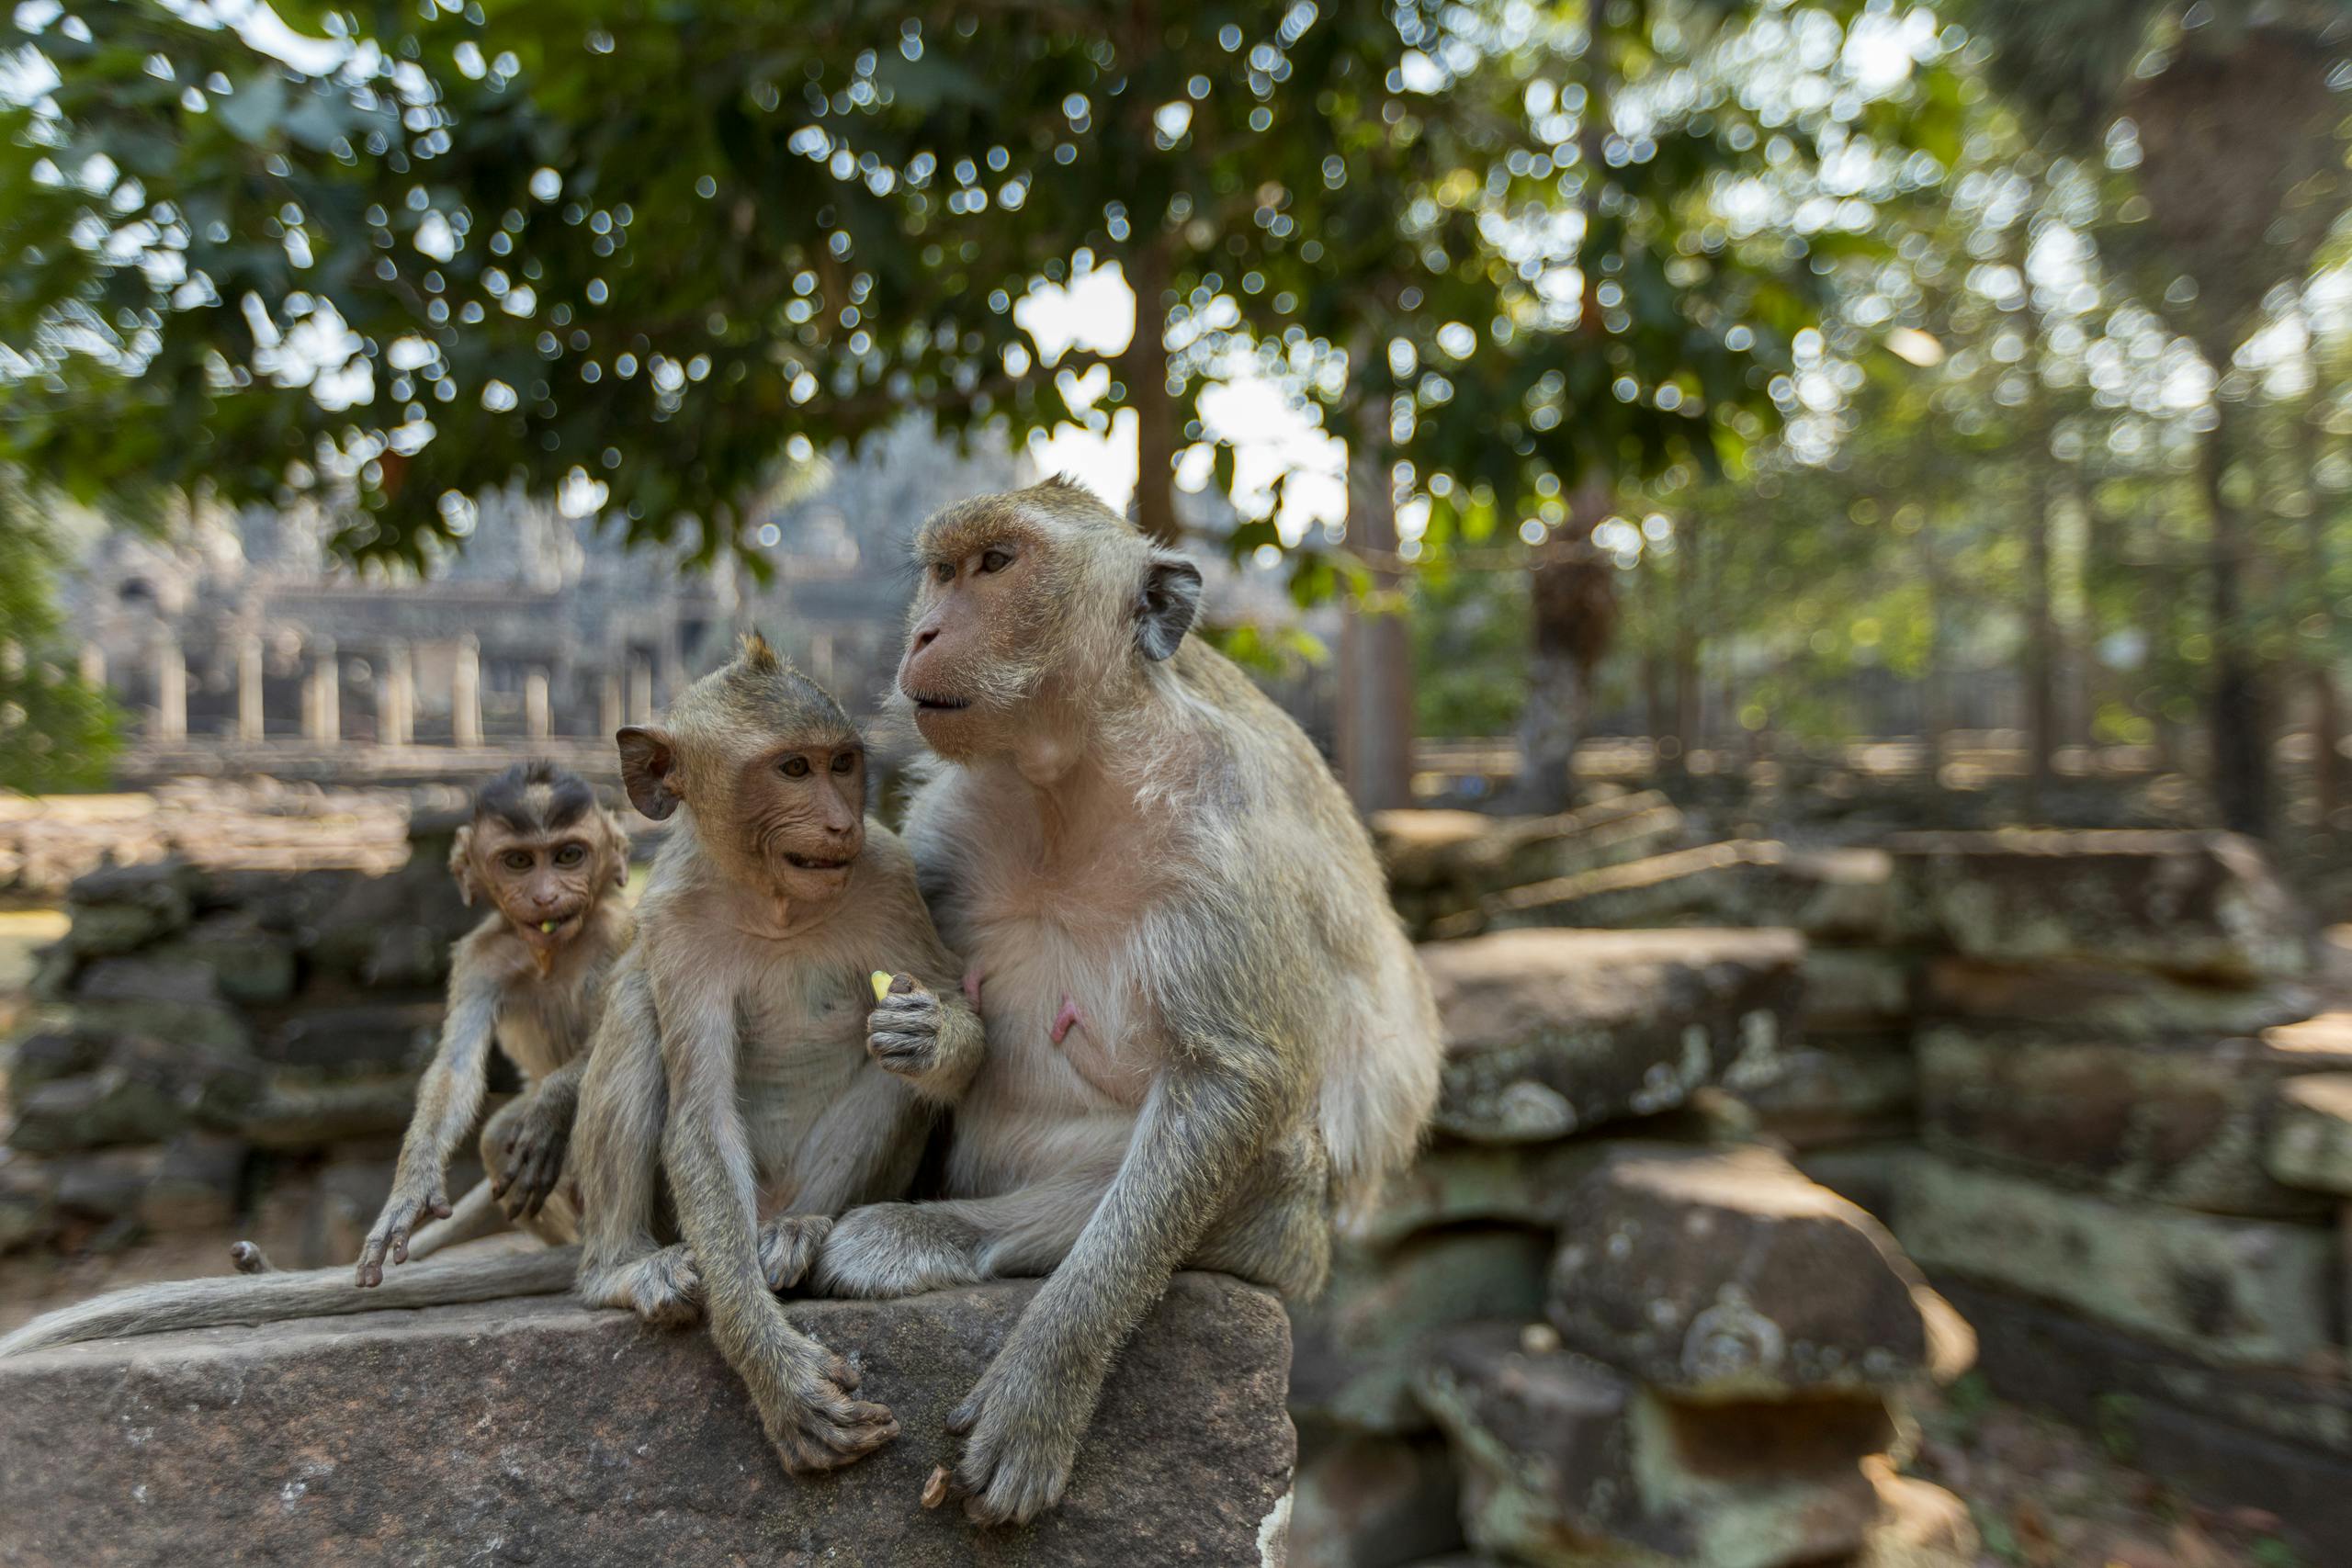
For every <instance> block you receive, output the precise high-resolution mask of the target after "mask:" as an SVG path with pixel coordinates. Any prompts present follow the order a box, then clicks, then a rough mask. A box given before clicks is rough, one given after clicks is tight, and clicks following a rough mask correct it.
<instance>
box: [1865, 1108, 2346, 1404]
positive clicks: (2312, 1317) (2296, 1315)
mask: <svg viewBox="0 0 2352 1568" xmlns="http://www.w3.org/2000/svg"><path fill="white" fill-rule="evenodd" d="M1894 1234H1895V1235H1896V1236H1897V1237H1899V1238H1900V1239H1901V1240H1902V1243H1903V1246H1904V1248H1905V1251H1907V1252H1909V1253H1910V1255H1911V1256H1912V1258H1915V1259H1917V1262H1918V1263H1919V1265H1920V1266H1921V1267H1922V1268H1924V1269H1927V1270H1928V1272H1929V1273H1930V1274H1931V1275H1936V1276H1938V1277H1940V1276H1941V1275H1942V1274H1943V1273H1946V1272H1949V1273H1951V1274H1952V1275H1955V1276H1958V1277H1960V1278H1962V1279H1964V1280H1976V1281H1979V1282H1981V1283H1984V1284H1988V1285H1996V1286H2003V1287H2007V1288H2008V1289H2011V1290H2016V1291H2020V1292H2026V1293H2028V1294H2031V1295H2038V1296H2041V1297H2042V1298H2044V1299H2046V1300H2049V1301H2053V1302H2058V1303H2064V1305H2066V1306H2069V1307H2072V1308H2074V1309H2075V1310H2076V1311H2079V1312H2082V1313H2085V1314H2088V1315H2089V1316H2091V1317H2094V1318H2097V1319H2098V1321H2100V1322H2102V1323H2106V1324H2110V1325H2114V1326H2115V1327H2118V1328H2124V1329H2129V1330H2131V1331H2133V1332H2135V1333H2139V1334H2144V1335H2146V1336H2147V1337H2150V1338H2152V1339H2156V1340H2160V1341H2162V1342H2164V1343H2165V1344H2168V1345H2174V1346H2177V1347H2180V1348H2183V1349H2187V1350H2189V1351H2192V1352H2194V1353H2197V1354H2199V1355H2204V1356H2211V1357H2214V1358H2218V1359H2224V1360H2231V1361H2244V1362H2256V1363H2269V1364H2290V1363H2293V1362H2296V1361H2299V1360H2301V1359H2302V1358H2304V1357H2305V1356H2308V1355H2310V1354H2311V1353H2312V1352H2313V1351H2315V1350H2320V1349H2323V1348H2325V1347H2327V1346H2328V1345H2329V1344H2331V1343H2332V1341H2333V1338H2334V1335H2333V1324H2334V1305H2335V1292H2336V1282H2335V1273H2336V1269H2337V1258H2336V1247H2335V1237H2334V1236H2333V1235H2331V1234H2330V1233H2328V1232H2327V1231H2324V1230H2321V1229H2318V1228H2317V1227H2314V1226H2309V1225H2297V1224H2285V1223H2282V1222H2278V1221H2272V1220H2255V1219H2236V1218H2231V1219H2223V1218H2219V1217H2216V1216H2213V1215H2210V1214H2199V1213H2190V1212H2188V1211H2187V1210H2184V1209H2172V1208H2165V1207H2160V1206H2157V1205H2154V1204H2150V1203H2129V1202H2119V1201H2114V1200H2111V1199H2107V1198H2101V1197H2095V1196H2093V1195H2091V1194H2089V1193H2085V1192H2070V1191H2066V1190H2062V1189H2059V1188H2055V1187H2052V1186H2050V1185H2048V1184H2047V1183H2045V1182H2041V1181H2037V1180H2033V1179H2029V1178H2026V1177H2021V1176H2017V1175H2012V1174H2010V1173H2008V1172H2006V1171H1997V1170H1992V1169H1986V1168H1977V1167H1973V1166H1968V1165H1962V1164H1960V1163H1958V1162H1956V1161H1953V1160H1951V1159H1948V1158H1944V1157H1942V1156H1936V1155H1931V1154H1922V1155H1920V1156H1917V1158H1914V1159H1911V1160H1908V1161H1906V1162H1905V1165H1904V1167H1903V1168H1902V1173H1901V1177H1900V1185H1899V1186H1898V1188H1897V1190H1896V1194H1895V1204H1894Z"/></svg>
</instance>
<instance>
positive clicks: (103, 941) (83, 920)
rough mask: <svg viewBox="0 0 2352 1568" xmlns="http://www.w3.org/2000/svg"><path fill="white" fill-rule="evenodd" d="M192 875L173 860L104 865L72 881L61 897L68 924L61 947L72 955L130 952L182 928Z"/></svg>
mask: <svg viewBox="0 0 2352 1568" xmlns="http://www.w3.org/2000/svg"><path fill="white" fill-rule="evenodd" d="M195 886H196V874H195V873H194V871H193V870H192V869H191V868H190V867H188V866H187V865H186V864H185V863H181V862H178V861H157V862H153V863H148V864H143V865H125V866H109V867H107V869H105V870H103V871H94V872H91V873H90V874H88V875H86V876H82V877H78V878H76V879H75V880H74V885H73V886H72V887H71V888H69V889H68V890H67V894H66V912H67V914H68V916H69V917H70V918H71V919H72V922H73V923H72V924H71V925H70V926H69V927H67V929H66V932H65V945H66V947H67V948H68V949H70V950H71V951H72V952H73V953H74V954H75V955H76V956H78V957H83V958H102V957H106V956H107V955H109V954H112V953H131V952H135V951H137V950H138V949H140V948H141V947H145V946H146V945H148V944H149V943H150V942H160V941H161V940H163V939H164V937H167V936H170V935H171V934H172V933H174V932H175V931H180V930H182V929H183V928H185V927H186V926H187V923H188V919H189V915H190V912H191V897H192V895H193V893H194V891H195Z"/></svg>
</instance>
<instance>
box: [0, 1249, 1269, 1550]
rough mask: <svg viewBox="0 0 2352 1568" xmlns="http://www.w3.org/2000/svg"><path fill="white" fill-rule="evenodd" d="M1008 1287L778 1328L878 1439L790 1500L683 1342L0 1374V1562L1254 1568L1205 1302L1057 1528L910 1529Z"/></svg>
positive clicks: (1253, 1464) (183, 1358)
mask: <svg viewBox="0 0 2352 1568" xmlns="http://www.w3.org/2000/svg"><path fill="white" fill-rule="evenodd" d="M1034 1289H1035V1287H1034V1286H1032V1285H1029V1284H1009V1285H991V1286H982V1287H978V1288H975V1289H971V1290H964V1291H952V1292H936V1293H934V1294H932V1295H927V1296H918V1297H914V1298H912V1299H910V1300H908V1301H903V1302H891V1303H863V1302H809V1303H793V1304H792V1307H791V1312H792V1315H793V1317H794V1319H795V1320H796V1321H797V1323H799V1324H800V1325H802V1326H803V1327H804V1328H805V1329H807V1330H808V1331H809V1332H810V1333H812V1334H814V1335H815V1336H816V1337H818V1338H819V1339H820V1340H821V1341H823V1342H824V1343H825V1344H827V1345H829V1346H831V1347H832V1348H835V1349H837V1350H840V1351H842V1352H843V1353H846V1354H848V1355H850V1356H852V1357H854V1359H856V1360H857V1361H858V1362H859V1364H860V1365H861V1366H862V1368H863V1370H864V1374H865V1387H864V1390H863V1391H862V1392H864V1393H865V1394H866V1395H867V1396H869V1397H872V1398H876V1399H880V1400H882V1401H884V1402H886V1403H888V1404H889V1405H890V1406H891V1408H892V1409H893V1410H894V1411H895V1412H896V1413H897V1415H898V1416H899V1421H900V1423H901V1424H902V1426H903V1428H904V1433H905V1435H904V1436H902V1437H901V1438H899V1440H898V1441H897V1442H895V1443H893V1444H891V1445H890V1446H889V1447H888V1448H887V1449H885V1450H882V1451H881V1452H880V1453H879V1454H876V1455H875V1456H874V1457H872V1458H870V1459H867V1460H865V1461H863V1462H861V1463H859V1464H856V1465H854V1466H852V1467H850V1468H848V1469H846V1470H843V1471H841V1472H835V1473H833V1474H831V1475H826V1476H820V1477H814V1478H796V1477H793V1476H788V1475H786V1474H785V1473H784V1472H783V1470H782V1469H781V1468H780V1467H779V1466H778V1464H777V1463H776V1460H775V1453H774V1451H773V1450H771V1449H770V1448H769V1447H768V1446H767V1444H766V1442H765V1441H764V1439H763V1438H762V1437H761V1435H760V1430H759V1425H758V1422H757V1420H756V1419H755V1418H754V1416H753V1415H752V1408H751V1405H750V1403H749V1402H748V1400H747V1399H746V1398H745V1397H744V1394H743V1392H742V1388H741V1384H740V1383H739V1382H737V1380H736V1379H735V1377H734V1376H733V1375H732V1374H731V1373H729V1371H727V1369H726V1367H725V1366H724V1365H723V1364H722V1363H721V1362H720V1360H719V1359H718V1354H717V1352H716V1351H715V1350H714V1349H713V1348H711V1345H710V1343H709V1340H708V1337H707V1336H705V1335H703V1334H700V1333H694V1332H687V1333H668V1334H660V1333H653V1332H650V1331H648V1330H646V1329H644V1328H642V1327H640V1326H639V1325H638V1324H637V1323H636V1322H635V1321H634V1320H633V1319H632V1318H630V1317H629V1316H628V1314H622V1313H609V1312H607V1313H592V1312H588V1311H585V1310H582V1309H581V1308H579V1307H576V1306H573V1305H571V1303H568V1302H566V1301H564V1300H563V1299H561V1298H556V1297H547V1298H540V1299H538V1300H536V1301H527V1302H512V1303H489V1304H485V1305H482V1306H476V1307H452V1308H441V1309H436V1310H434V1311H430V1312H423V1313H381V1314H366V1315H363V1316H359V1317H350V1318H338V1319H332V1320H317V1321H312V1322H307V1323H300V1324H294V1325H277V1326H275V1327H272V1328H269V1329H265V1330H243V1329H213V1330H207V1331H203V1332H200V1333H195V1334H188V1335H173V1336H168V1337H154V1338H142V1339H130V1340H122V1341H117V1342H113V1343H103V1344H94V1345H83V1346H74V1347H69V1348H62V1349H58V1350H52V1351H44V1352H40V1353H39V1354H36V1355H32V1356H28V1357H25V1358H22V1359H15V1360H10V1361H6V1362H0V1408H5V1409H6V1410H7V1411H8V1412H9V1416H8V1418H7V1421H6V1424H5V1425H0V1517H6V1519H7V1520H8V1524H7V1527H6V1529H0V1562H6V1563H9V1564H12V1565H13V1564H26V1565H33V1564H43V1565H46V1564H77V1565H78V1564H85V1563H107V1564H142V1563H153V1564H158V1565H163V1564H172V1565H176V1564H182V1563H187V1562H247V1563H292V1564H310V1563H321V1562H350V1561H356V1560H365V1561H368V1562H389V1563H418V1564H438V1563H447V1562H473V1561H487V1560H495V1561H499V1562H563V1563H581V1564H591V1565H594V1564H629V1565H636V1564H648V1563H693V1564H703V1563H713V1562H760V1563H810V1564H815V1563H820V1562H821V1563H830V1562H844V1563H847V1562H872V1563H890V1564H905V1565H908V1568H922V1565H925V1564H949V1563H967V1562H992V1563H1006V1564H1013V1563H1097V1562H1101V1563H1115V1564H1118V1565H1119V1568H1137V1565H1139V1564H1144V1563H1159V1562H1199V1563H1204V1564H1209V1563H1220V1564H1221V1563H1252V1564H1254V1563H1259V1562H1265V1561H1270V1560H1271V1561H1274V1562H1279V1561H1280V1558H1279V1556H1278V1555H1274V1553H1275V1551H1278V1548H1279V1540H1278V1537H1279V1534H1280V1531H1281V1528H1282V1522H1283V1518H1284V1517H1285V1515H1286V1507H1285V1506H1284V1501H1283V1499H1284V1495H1285V1491H1286V1489H1287V1487H1288V1485H1289V1480H1290V1470H1291V1461H1292V1455H1293V1440H1292V1435H1291V1428H1290V1423H1289V1422H1288V1421H1287V1420H1286V1419H1285V1418H1284V1416H1283V1321H1282V1312H1281V1309H1280V1308H1279V1307H1278V1306H1277V1305H1276V1304H1275V1303H1274V1301H1273V1299H1272V1297H1271V1296H1269V1295H1266V1294H1265V1293H1263V1292H1259V1291H1255V1290H1252V1289H1250V1288H1249V1287H1246V1286H1243V1285H1240V1284H1238V1283H1236V1282H1234V1281H1232V1280H1227V1279H1224V1278H1222V1277H1218V1276H1212V1275H1184V1276H1180V1277H1179V1279H1178V1280H1177V1281H1176V1284H1175V1286H1174V1287H1173V1288H1172V1289H1171V1290H1170V1293H1169V1296H1168V1299H1167V1300H1166V1301H1164V1302H1163V1303H1161V1304H1160V1305H1159V1307H1158V1308H1157V1309H1156V1310H1155V1311H1154V1312H1153V1314H1151V1316H1150V1317H1149V1318H1148V1320H1147V1321H1146V1323H1145V1325H1144V1326H1143V1328H1142V1329H1141V1330H1140V1331H1139V1332H1138V1334H1137V1335H1136V1338H1135V1340H1134V1342H1133V1343H1132V1344H1131V1345H1130V1346H1129V1347H1128V1348H1127V1349H1126V1351H1125V1353H1124V1354H1123V1355H1122V1356H1121V1358H1120V1359H1119V1362H1118V1364H1117V1366H1116V1367H1114V1369H1113V1371H1112V1373H1111V1378H1110V1382H1109V1384H1108V1385H1107V1387H1106V1388H1105V1390H1104V1392H1103V1404H1102V1408H1101V1410H1100V1411H1099V1413H1098V1414H1097V1415H1096V1416H1095V1418H1094V1423H1093V1426H1092V1427H1091V1429H1090V1430H1089V1432H1088V1434H1087V1440H1086V1444H1085V1447H1084V1448H1083V1449H1082V1450H1080V1456H1079V1461H1078V1468H1077V1472H1076V1473H1075V1475H1074V1476H1073V1478H1072V1482H1071V1486H1070V1491H1069V1496H1068V1497H1067V1498H1066V1499H1065V1500H1064V1501H1063V1503H1062V1505H1061V1506H1060V1507H1059V1508H1057V1509H1056V1510H1055V1511H1054V1512H1052V1513H1050V1514H1048V1515H1047V1516H1046V1517H1044V1518H1043V1519H1042V1520H1040V1521H1039V1522H1038V1523H1036V1524H1035V1525H1032V1526H1029V1527H1027V1528H1026V1529H1020V1530H1012V1531H1005V1532H1001V1533H997V1534H991V1535H988V1536H984V1537H983V1536H977V1535H976V1534H975V1533H974V1531H973V1527H971V1526H970V1525H968V1524H967V1523H966V1522H965V1521H964V1520H963V1519H962V1517H960V1515H959V1513H958V1511H957V1510H956V1509H954V1508H952V1507H949V1508H941V1509H938V1510H935V1511H926V1510H924V1509H922V1508H921V1507H919V1506H917V1505H916V1499H917V1496H918V1495H919V1494H920V1493H921V1492H922V1487H923V1483H924V1479H925V1477H926V1476H928V1475H929V1473H930V1472H931V1469H932V1467H933V1465H934V1464H936V1463H938V1462H940V1461H943V1460H946V1459H949V1458H951V1457H952V1454H953V1451H954V1450H953V1447H952V1445H951V1444H950V1443H949V1441H948V1440H947V1438H945V1436H944V1432H943V1430H942V1426H943V1423H944V1419H945V1417H946V1415H947V1412H948V1410H949V1409H950V1408H951V1407H952V1406H953V1405H954V1404H955V1403H956V1401H957V1400H960V1399H961V1398H962V1397H963V1396H964V1394H965V1393H966V1392H967V1390H968V1389H969V1387H970V1386H971V1384H972V1382H973V1381H974V1379H976V1378H977V1377H978V1374H979V1372H980V1370H981V1369H982V1367H984V1366H985V1365H986V1364H987V1360H988V1358H989V1355H990V1354H991V1353H992V1352H993V1351H994V1349H995V1348H996V1347H997V1346H998V1345H999V1344H1000V1343H1001V1341H1002V1339H1003V1337H1004V1335H1005V1332H1006V1330H1007V1329H1008V1328H1009V1327H1010V1326H1011V1324H1012V1318H1013V1315H1014V1314H1015V1313H1016V1312H1017V1311H1018V1310H1019V1308H1020V1306H1021V1305H1022V1303H1023V1302H1025V1301H1026V1300H1027V1299H1028V1298H1029V1296H1030V1294H1031V1293H1032V1292H1033V1291H1034Z"/></svg>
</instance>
